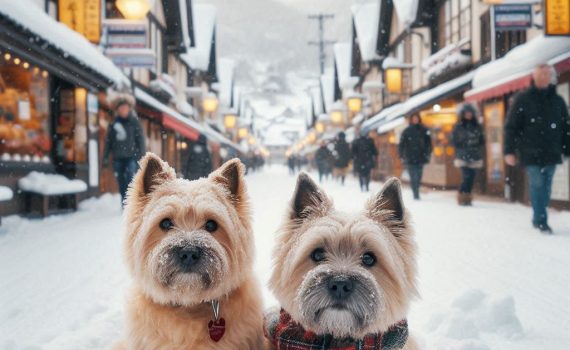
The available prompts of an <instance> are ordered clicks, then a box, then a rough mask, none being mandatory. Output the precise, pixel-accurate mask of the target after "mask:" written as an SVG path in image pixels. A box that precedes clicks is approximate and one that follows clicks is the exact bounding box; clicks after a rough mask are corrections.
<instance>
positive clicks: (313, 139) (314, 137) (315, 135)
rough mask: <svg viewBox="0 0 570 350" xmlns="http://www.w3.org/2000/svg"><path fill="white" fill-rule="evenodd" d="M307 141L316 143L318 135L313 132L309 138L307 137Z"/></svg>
mask: <svg viewBox="0 0 570 350" xmlns="http://www.w3.org/2000/svg"><path fill="white" fill-rule="evenodd" d="M307 141H309V143H311V144H312V143H315V141H317V134H315V132H314V131H311V133H309V136H308V137H307Z"/></svg>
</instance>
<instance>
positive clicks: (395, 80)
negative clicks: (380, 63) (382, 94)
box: [385, 68, 402, 94]
mask: <svg viewBox="0 0 570 350" xmlns="http://www.w3.org/2000/svg"><path fill="white" fill-rule="evenodd" d="M385 74H386V89H387V90H388V92H389V93H392V94H399V93H401V92H402V69H400V68H389V69H386V71H385Z"/></svg>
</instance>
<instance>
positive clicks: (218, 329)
mask: <svg viewBox="0 0 570 350" xmlns="http://www.w3.org/2000/svg"><path fill="white" fill-rule="evenodd" d="M208 332H209V333H210V339H212V340H213V341H215V342H218V341H220V339H222V337H223V336H224V333H225V332H226V320H224V319H223V318H220V319H219V320H217V321H215V322H214V321H210V322H209V323H208Z"/></svg>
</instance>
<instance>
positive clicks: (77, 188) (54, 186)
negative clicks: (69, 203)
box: [18, 171, 87, 195]
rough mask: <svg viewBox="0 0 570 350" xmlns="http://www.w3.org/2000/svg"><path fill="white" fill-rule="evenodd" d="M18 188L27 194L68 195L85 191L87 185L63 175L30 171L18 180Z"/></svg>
mask: <svg viewBox="0 0 570 350" xmlns="http://www.w3.org/2000/svg"><path fill="white" fill-rule="evenodd" d="M18 187H19V188H20V189H21V190H24V191H28V192H35V193H40V194H43V195H54V194H69V193H78V192H85V191H87V184H86V183H85V182H84V181H81V180H77V179H75V180H70V179H68V178H66V177H65V176H63V175H57V174H46V173H40V172H37V171H32V172H31V173H29V174H28V175H26V176H25V177H23V178H21V179H19V180H18Z"/></svg>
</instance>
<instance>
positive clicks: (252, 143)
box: [247, 136, 256, 146]
mask: <svg viewBox="0 0 570 350" xmlns="http://www.w3.org/2000/svg"><path fill="white" fill-rule="evenodd" d="M247 142H248V143H249V144H250V145H252V146H253V145H255V142H256V140H255V137H254V136H250V137H249V138H248V139H247Z"/></svg>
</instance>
